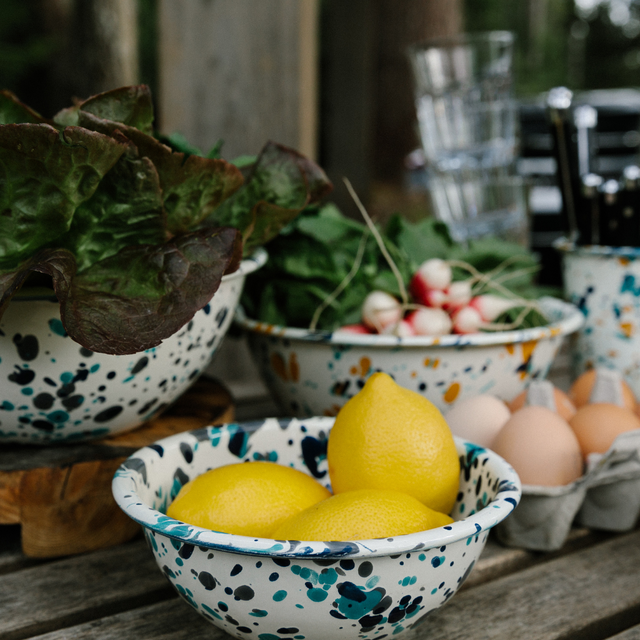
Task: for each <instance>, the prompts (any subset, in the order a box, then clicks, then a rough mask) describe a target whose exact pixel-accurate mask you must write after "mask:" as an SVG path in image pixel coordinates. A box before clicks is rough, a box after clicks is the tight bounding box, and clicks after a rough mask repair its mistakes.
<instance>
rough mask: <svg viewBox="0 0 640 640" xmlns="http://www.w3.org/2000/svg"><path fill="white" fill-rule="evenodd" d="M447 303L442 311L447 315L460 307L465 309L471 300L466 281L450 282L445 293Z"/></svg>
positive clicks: (469, 286) (469, 289) (468, 283)
mask: <svg viewBox="0 0 640 640" xmlns="http://www.w3.org/2000/svg"><path fill="white" fill-rule="evenodd" d="M446 294H447V301H446V303H445V304H444V305H443V307H442V308H443V309H445V310H446V311H448V312H449V313H453V312H455V311H457V310H458V309H461V308H462V307H466V306H467V305H468V304H469V302H471V298H472V297H473V295H472V293H471V283H470V282H469V281H468V280H457V281H456V282H452V283H451V284H450V285H449V287H448V288H447V291H446Z"/></svg>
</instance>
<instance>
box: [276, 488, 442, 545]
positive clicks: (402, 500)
mask: <svg viewBox="0 0 640 640" xmlns="http://www.w3.org/2000/svg"><path fill="white" fill-rule="evenodd" d="M451 522H453V520H452V519H451V518H450V517H449V516H448V515H445V514H444V513H438V512H437V511H434V510H433V509H429V507H427V506H425V505H424V504H422V502H420V501H419V500H417V499H416V498H414V497H412V496H410V495H408V494H406V493H402V492H400V491H390V490H388V489H360V490H358V491H346V492H344V493H340V494H336V495H333V496H331V497H330V498H327V499H326V500H323V501H322V502H318V503H317V504H315V505H313V506H312V507H309V508H308V509H305V510H304V511H301V512H300V513H298V514H296V515H294V516H292V517H291V518H289V519H288V520H286V521H285V522H284V523H283V524H281V525H280V526H279V527H278V528H277V529H276V530H275V531H274V533H273V537H274V538H276V539H277V540H308V541H313V540H326V541H339V540H343V541H344V540H369V539H371V538H390V537H392V536H399V535H404V534H407V533H415V532H417V531H425V530H427V529H433V528H434V527H441V526H444V525H446V524H450V523H451Z"/></svg>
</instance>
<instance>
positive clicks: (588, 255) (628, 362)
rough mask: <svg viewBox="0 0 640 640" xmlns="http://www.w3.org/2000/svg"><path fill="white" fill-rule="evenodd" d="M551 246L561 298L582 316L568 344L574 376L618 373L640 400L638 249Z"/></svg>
mask: <svg viewBox="0 0 640 640" xmlns="http://www.w3.org/2000/svg"><path fill="white" fill-rule="evenodd" d="M555 246H556V248H557V249H558V250H559V251H560V253H561V255H562V262H563V272H564V289H565V295H566V297H567V299H568V300H571V301H572V302H573V303H574V304H576V305H577V306H578V307H579V308H580V310H581V311H582V313H583V314H584V316H585V322H584V325H583V327H582V328H581V329H580V331H579V332H578V334H577V336H576V340H575V342H574V343H573V345H572V346H573V349H572V351H571V356H572V363H573V374H574V376H575V377H577V376H578V375H580V374H581V373H583V372H584V371H585V370H587V369H590V368H593V367H607V368H609V369H617V370H618V371H620V373H621V374H622V375H623V376H624V378H625V380H626V382H628V383H629V385H630V386H631V388H632V389H633V391H634V393H635V395H636V397H640V331H639V329H640V247H603V246H586V247H576V246H575V245H573V244H571V243H570V242H567V241H561V242H558V243H556V245H555Z"/></svg>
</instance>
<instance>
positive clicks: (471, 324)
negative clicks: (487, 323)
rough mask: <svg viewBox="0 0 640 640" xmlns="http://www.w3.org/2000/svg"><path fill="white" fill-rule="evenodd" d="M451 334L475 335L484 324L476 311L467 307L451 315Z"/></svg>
mask: <svg viewBox="0 0 640 640" xmlns="http://www.w3.org/2000/svg"><path fill="white" fill-rule="evenodd" d="M452 319H453V333H476V332H478V331H479V330H480V329H481V328H482V325H483V324H484V321H483V319H482V316H481V315H480V312H479V311H478V310H477V309H474V307H472V306H470V305H467V306H466V307H462V309H460V310H459V311H456V313H454V314H453V318H452Z"/></svg>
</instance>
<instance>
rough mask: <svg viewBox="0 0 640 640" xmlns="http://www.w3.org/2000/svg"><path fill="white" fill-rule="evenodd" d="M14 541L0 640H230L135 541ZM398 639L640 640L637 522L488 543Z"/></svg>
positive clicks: (0, 598)
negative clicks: (27, 548) (77, 545)
mask: <svg viewBox="0 0 640 640" xmlns="http://www.w3.org/2000/svg"><path fill="white" fill-rule="evenodd" d="M196 404H197V403H196ZM238 414H239V415H238V416H237V418H238V419H243V420H244V419H249V418H251V417H254V416H248V415H244V413H243V412H242V411H241V407H238ZM196 426H197V425H196ZM138 444H140V443H138ZM142 444H144V443H142ZM15 522H17V520H16V521H15ZM134 535H135V534H134ZM21 542H24V540H22V541H21V527H20V525H18V524H5V525H2V526H0V640H21V639H27V638H29V639H32V640H33V639H36V638H37V639H38V640H87V639H99V640H147V639H148V640H162V639H164V638H166V639H171V640H183V639H184V640H200V639H205V638H208V639H210V640H225V638H229V637H231V636H228V635H226V634H225V633H224V632H222V631H219V630H218V629H217V628H216V627H214V626H213V625H212V624H210V623H209V622H207V621H206V620H204V619H203V618H200V616H199V615H198V614H197V613H195V612H194V611H193V609H191V607H190V606H189V605H187V604H186V603H185V602H183V601H182V600H181V599H180V598H179V597H178V596H177V594H176V593H175V591H174V590H173V589H172V587H171V586H170V585H169V583H168V582H167V581H166V579H165V578H164V576H163V575H162V573H161V572H160V571H159V569H158V568H157V566H156V564H155V561H154V560H153V558H152V555H151V552H150V551H149V550H148V549H147V548H146V545H145V543H144V541H143V539H142V537H141V535H139V534H138V535H137V536H136V537H134V538H133V539H132V540H130V541H128V542H124V543H120V544H116V545H115V546H111V547H108V548H104V549H100V550H93V551H90V552H86V553H79V554H76V555H68V556H64V557H49V558H46V559H42V558H36V557H34V554H33V553H30V554H29V555H26V554H25V553H24V552H23V550H22V549H23V547H22V544H21ZM404 637H406V638H407V640H489V639H493V640H503V639H504V640H605V639H608V640H640V523H639V526H638V528H636V529H635V530H634V531H632V532H630V533H625V534H610V533H609V534H605V533H598V532H589V531H586V530H583V529H576V530H573V531H572V533H571V535H570V537H569V539H568V541H567V542H566V544H565V545H564V547H563V548H562V550H561V551H558V552H554V553H548V554H543V553H535V552H529V551H524V550H521V549H510V548H506V547H502V546H500V545H499V544H498V543H497V542H494V541H493V540H492V539H491V538H490V539H489V543H488V545H487V547H486V549H485V551H484V553H483V555H482V557H481V558H480V561H479V562H478V563H477V565H476V567H475V568H474V570H473V572H472V573H471V575H470V577H469V578H468V580H467V582H466V583H465V584H464V585H463V587H462V588H461V590H460V591H459V592H458V593H457V594H456V595H455V596H454V597H453V598H451V600H449V602H447V603H446V604H445V605H444V606H443V607H442V608H441V609H439V610H438V611H436V612H434V613H432V614H431V615H430V616H429V617H428V618H427V620H426V621H425V623H424V624H422V625H420V626H419V627H418V628H417V629H416V630H415V631H409V632H408V634H407V635H406V636H404ZM327 640H331V638H327Z"/></svg>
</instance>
